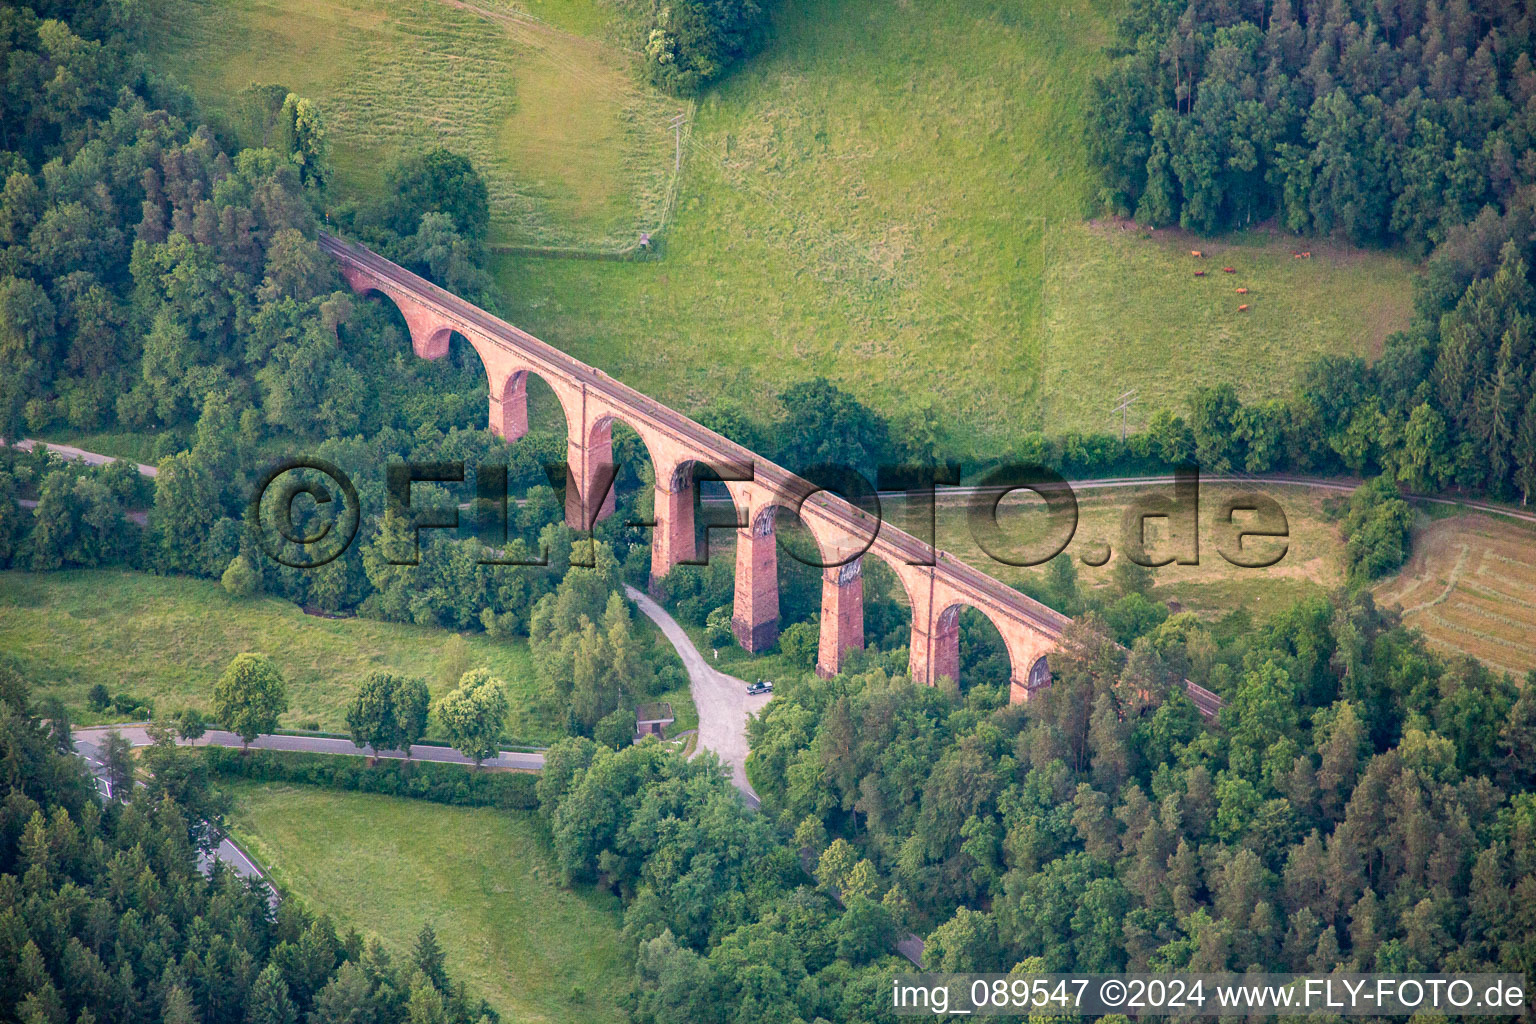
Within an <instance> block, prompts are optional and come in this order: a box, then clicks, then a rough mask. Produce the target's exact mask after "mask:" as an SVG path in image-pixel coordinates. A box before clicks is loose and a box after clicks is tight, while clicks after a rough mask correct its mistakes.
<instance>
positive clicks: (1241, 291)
mask: <svg viewBox="0 0 1536 1024" xmlns="http://www.w3.org/2000/svg"><path fill="white" fill-rule="evenodd" d="M1237 294H1239V295H1247V294H1248V289H1247V288H1239V289H1238V290H1237Z"/></svg>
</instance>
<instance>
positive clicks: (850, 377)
mask: <svg viewBox="0 0 1536 1024" xmlns="http://www.w3.org/2000/svg"><path fill="white" fill-rule="evenodd" d="M469 2H472V3H473V4H475V5H476V9H477V10H478V11H479V12H480V13H476V10H468V9H465V8H466V6H467V4H466V3H465V0H402V2H399V3H393V4H388V5H386V4H385V3H384V0H331V2H330V3H328V4H324V5H319V6H316V5H312V4H299V3H297V0H231V3H229V4H224V5H220V6H218V7H214V6H213V5H212V4H211V2H210V0H168V3H167V6H166V7H165V10H166V12H167V14H166V16H165V17H163V18H162V19H161V23H160V25H161V28H160V31H159V33H158V41H159V46H160V49H161V51H162V54H163V58H164V63H165V64H166V66H168V67H170V68H171V69H173V70H176V71H177V72H178V73H179V74H181V75H183V76H184V77H185V78H186V79H187V80H188V81H190V82H191V83H192V84H193V86H194V88H195V89H196V91H198V93H199V94H200V95H202V96H204V97H205V98H207V99H209V100H210V101H211V102H213V103H215V104H218V103H220V102H224V101H226V100H227V98H228V97H229V96H230V95H231V94H232V93H233V92H235V91H236V90H238V89H239V88H241V87H242V86H244V85H245V84H246V82H248V81H249V80H251V79H253V78H255V79H258V80H263V81H282V82H285V83H287V84H289V85H291V86H293V87H295V88H298V89H301V90H302V91H304V92H306V93H308V94H310V95H313V96H315V97H316V98H318V99H319V100H320V101H321V102H322V105H323V108H324V109H325V111H326V112H327V116H328V117H329V119H330V124H331V126H332V132H333V138H334V140H335V145H336V149H335V153H336V161H337V165H338V168H339V185H340V188H339V190H338V191H339V193H340V194H343V195H345V194H348V193H356V192H358V191H360V190H365V189H369V188H373V187H376V186H377V184H378V169H379V168H380V167H381V166H382V165H383V163H384V161H385V160H386V159H387V158H388V157H389V156H390V155H392V154H393V153H395V152H397V151H399V150H401V149H405V148H410V147H414V146H418V145H421V144H423V143H424V142H426V141H439V140H442V141H446V142H448V143H449V144H450V145H454V146H457V147H459V148H462V149H464V150H466V151H467V152H469V153H470V154H471V155H473V156H474V157H475V159H476V160H477V161H478V162H479V163H480V164H481V165H482V166H483V167H484V168H485V170H486V173H487V175H488V177H489V178H490V180H491V184H492V190H493V193H494V196H495V204H494V205H495V216H496V223H497V228H496V230H497V234H498V236H499V237H501V238H504V239H516V240H519V241H532V242H540V241H543V242H549V241H559V240H567V239H574V238H577V237H578V236H580V237H581V238H586V239H592V238H596V237H598V236H599V235H601V236H602V237H604V238H608V239H610V240H612V239H618V240H624V241H627V240H629V238H630V237H631V234H632V232H633V231H634V230H638V229H640V228H648V227H652V226H654V218H651V219H650V220H647V218H646V216H643V215H635V214H634V212H633V211H636V210H646V209H654V207H655V203H656V201H657V197H658V196H659V195H660V193H661V192H662V191H663V190H664V189H665V178H666V174H667V173H669V172H670V163H671V161H670V157H671V138H670V134H669V133H668V132H666V131H656V130H654V126H655V125H657V124H664V121H665V116H664V115H665V114H666V113H667V111H668V110H670V109H672V108H671V107H668V106H667V105H666V104H665V103H662V102H661V101H659V100H658V99H657V98H656V96H655V94H654V93H651V92H649V91H647V90H643V89H640V90H638V91H637V87H636V86H635V85H634V83H633V79H632V77H631V76H630V72H629V69H628V64H629V60H630V58H628V57H627V56H625V55H623V54H622V53H621V52H620V51H618V50H617V49H615V48H613V47H612V46H608V45H606V44H598V43H596V42H593V39H594V38H596V37H600V36H602V35H603V34H604V29H603V23H604V22H605V20H606V17H607V15H606V13H605V12H606V10H607V9H606V7H605V6H604V5H603V4H602V3H601V2H600V0H528V2H527V3H526V5H525V8H526V9H527V10H528V11H530V12H531V13H532V14H533V15H534V16H535V17H536V18H538V19H542V20H541V21H540V22H538V23H529V22H527V21H519V20H516V19H515V18H512V19H510V20H509V12H513V11H516V10H518V9H519V8H517V7H514V6H513V4H512V2H511V0H469ZM453 5H456V6H453ZM487 12H489V17H488V16H487ZM1112 12H1113V5H1112V4H1111V3H1109V2H1108V0H1067V2H1064V3H1062V4H1056V5H1023V4H1014V3H1002V2H998V0H955V2H953V3H946V4H917V3H912V2H910V0H906V2H892V0H785V2H784V3H783V4H782V6H781V7H780V9H779V12H778V14H777V15H776V21H775V33H774V38H773V40H772V42H771V43H770V45H769V47H768V49H767V51H766V52H765V53H764V54H762V55H761V56H760V57H758V58H756V59H755V60H754V61H752V62H750V63H749V64H748V65H747V66H745V67H744V68H742V69H740V70H739V71H738V72H737V73H736V74H735V75H734V76H733V77H731V78H730V79H728V80H727V81H726V82H725V83H723V84H722V85H721V86H719V87H718V88H717V89H715V90H713V91H712V92H710V93H708V94H707V95H706V96H705V97H704V98H703V100H702V101H701V103H700V106H699V109H698V111H697V116H696V118H695V121H694V124H693V130H692V135H691V137H690V142H689V147H688V152H687V155H686V156H687V159H686V163H685V166H684V177H683V182H682V187H681V191H680V195H681V200H680V204H679V208H678V210H677V212H676V215H675V218H674V221H673V223H672V225H671V226H670V227H669V229H668V231H667V233H666V238H665V259H663V260H661V261H658V262H649V263H597V262H590V261H579V260H562V259H535V258H525V257H516V256H507V257H503V258H501V259H500V261H499V262H498V265H497V270H498V275H499V278H500V280H501V282H502V284H503V286H504V288H505V290H506V292H507V296H508V300H509V301H508V305H509V307H510V308H509V317H510V319H512V320H513V321H515V322H517V323H519V324H520V325H521V326H523V327H525V328H527V329H529V330H531V331H533V332H534V333H536V334H538V335H540V336H542V337H544V338H545V339H546V340H548V341H550V342H552V343H554V344H557V345H559V346H561V347H563V348H565V349H567V350H569V351H571V352H573V353H574V354H576V355H577V356H579V357H581V358H583V359H585V360H588V361H590V362H592V363H594V364H596V365H598V366H600V367H602V368H603V369H605V370H607V371H608V372H610V373H612V374H614V375H615V376H617V377H619V378H620V379H622V380H624V381H625V382H626V383H629V384H632V385H634V386H636V387H638V388H640V389H641V390H642V391H646V392H648V393H650V394H653V395H655V396H656V397H658V398H660V399H662V400H664V401H667V402H670V403H672V404H674V405H676V406H678V407H679V408H681V409H683V410H685V411H696V410H697V409H698V408H699V407H701V406H702V405H704V404H705V403H707V402H708V401H709V400H710V399H711V398H712V397H714V396H716V395H719V394H725V395H729V396H732V397H734V398H736V399H738V400H740V401H743V402H744V403H746V404H747V405H748V407H749V408H753V409H756V410H760V411H763V410H765V409H768V408H771V404H772V396H773V395H774V394H776V393H777V391H778V390H780V389H781V388H782V387H783V385H784V384H786V383H788V382H791V381H794V380H799V379H804V378H806V377H809V376H812V375H814V374H826V375H828V376H830V377H832V378H834V379H836V380H837V381H838V382H839V383H841V384H843V385H844V386H846V387H848V388H850V389H852V390H853V391H855V392H856V393H857V394H859V395H860V396H861V397H862V398H864V399H865V400H866V401H868V402H870V403H872V404H873V405H875V406H876V407H877V408H879V409H881V410H882V411H884V412H886V413H887V414H890V415H893V416H896V417H898V418H905V419H907V420H909V421H910V424H909V425H912V426H918V427H920V428H924V429H926V428H928V427H929V425H930V424H931V427H932V429H934V430H936V431H938V432H939V433H940V434H941V435H948V440H949V442H950V444H951V445H952V446H953V450H956V451H959V452H962V453H963V452H967V451H969V452H971V453H973V454H983V455H988V456H995V455H997V454H998V453H999V450H1000V449H1005V448H1006V446H1007V445H1008V444H1009V443H1010V442H1011V441H1013V440H1014V439H1016V438H1017V437H1019V435H1020V434H1021V433H1023V432H1024V431H1026V430H1031V429H1046V430H1049V431H1061V430H1067V429H1109V428H1111V427H1112V426H1115V425H1118V424H1117V423H1116V422H1114V420H1115V418H1114V416H1113V415H1112V414H1111V413H1110V411H1109V408H1110V406H1111V405H1112V404H1113V403H1112V402H1111V401H1110V399H1111V398H1112V397H1113V395H1114V394H1118V393H1119V392H1120V391H1122V390H1125V389H1126V388H1131V387H1139V388H1140V389H1141V400H1140V402H1139V403H1138V404H1137V406H1135V407H1134V408H1133V411H1132V412H1133V420H1135V421H1139V420H1141V419H1142V418H1144V417H1146V416H1149V415H1150V414H1151V413H1152V412H1153V411H1154V410H1155V409H1156V408H1157V407H1158V406H1159V405H1164V404H1178V403H1180V402H1181V401H1182V399H1183V397H1184V395H1185V394H1186V393H1187V392H1188V391H1189V389H1190V388H1191V387H1192V386H1193V385H1194V384H1195V383H1198V382H1210V381H1221V380H1231V381H1234V382H1236V383H1237V384H1238V385H1239V389H1240V390H1241V391H1242V392H1243V393H1244V395H1245V396H1246V397H1250V398H1259V397H1267V396H1270V395H1274V394H1277V393H1280V392H1281V391H1283V390H1284V389H1285V387H1286V386H1287V384H1288V382H1289V381H1290V380H1291V379H1292V378H1293V376H1294V374H1295V372H1296V370H1297V368H1298V367H1299V366H1300V365H1301V364H1302V363H1303V362H1305V360H1306V359H1307V358H1309V357H1310V356H1311V355H1313V354H1315V353H1317V352H1320V351H1324V350H1328V351H1358V352H1363V353H1367V354H1368V353H1371V352H1373V351H1375V350H1376V349H1377V348H1378V347H1379V345H1380V342H1381V339H1382V337H1383V336H1384V334H1385V333H1387V332H1388V331H1389V330H1391V329H1393V328H1395V327H1397V326H1400V325H1402V324H1403V323H1404V322H1405V320H1406V311H1407V305H1408V292H1409V288H1408V280H1409V276H1410V274H1411V268H1410V266H1409V265H1408V264H1407V263H1406V262H1404V261H1402V260H1400V259H1397V258H1394V257H1392V256H1387V255H1382V254H1361V253H1351V252H1331V251H1324V247H1322V246H1318V245H1313V246H1312V248H1313V250H1314V251H1315V252H1317V257H1316V258H1315V259H1313V260H1311V261H1293V260H1291V258H1290V255H1289V250H1290V248H1291V246H1290V245H1289V244H1287V243H1286V242H1285V240H1283V239H1270V238H1268V237H1267V236H1263V235H1255V236H1248V237H1244V238H1242V239H1239V240H1236V241H1234V242H1232V243H1231V246H1235V247H1238V248H1239V249H1240V250H1241V251H1240V252H1238V253H1236V254H1235V255H1233V256H1231V257H1230V259H1231V260H1232V262H1233V263H1234V264H1237V265H1239V269H1240V270H1241V271H1242V273H1240V274H1239V275H1237V276H1236V277H1232V278H1229V277H1227V276H1226V275H1222V274H1220V273H1219V272H1218V273H1215V274H1214V276H1212V277H1207V278H1205V279H1202V280H1201V281H1199V282H1198V283H1197V282H1195V281H1194V279H1193V278H1192V277H1191V276H1190V270H1191V261H1190V259H1189V257H1188V255H1187V249H1188V248H1189V245H1188V244H1186V241H1185V240H1183V239H1181V238H1179V237H1178V235H1177V233H1176V232H1159V233H1157V234H1156V235H1155V236H1154V237H1151V238H1146V237H1142V236H1140V235H1139V234H1138V233H1136V232H1121V231H1118V230H1116V228H1115V227H1114V226H1110V227H1107V228H1106V227H1104V226H1102V225H1093V224H1089V223H1085V222H1084V221H1083V214H1084V212H1085V210H1087V209H1088V205H1087V203H1086V199H1087V197H1088V196H1089V194H1090V193H1091V188H1092V186H1091V181H1090V175H1089V173H1088V171H1087V168H1086V166H1085V157H1084V154H1083V148H1082V146H1081V143H1080V135H1079V131H1080V130H1079V120H1080V113H1081V111H1082V109H1083V107H1084V105H1085V103H1086V102H1087V96H1088V82H1089V80H1090V77H1091V75H1092V72H1093V71H1094V69H1095V68H1097V67H1099V66H1100V65H1101V63H1102V59H1103V58H1102V56H1101V48H1102V46H1103V44H1104V42H1105V41H1106V40H1107V38H1108V36H1109V31H1110V27H1109V26H1110V24H1111V19H1112ZM498 19H499V20H498ZM637 96H638V97H639V98H636V97H637ZM625 104H629V106H626V105H625ZM637 104H638V106H637ZM647 104H649V105H647ZM673 106H675V104H674V105H673ZM642 108H644V109H643V110H642ZM623 126H627V127H623ZM637 133H638V134H637ZM658 168H659V169H658ZM621 211H629V212H621ZM1201 245H1202V247H1204V248H1217V249H1221V250H1225V249H1227V248H1229V247H1230V246H1227V245H1222V244H1218V245H1211V244H1209V243H1201ZM1213 262H1214V261H1207V264H1206V265H1207V266H1208V267H1209V266H1211V264H1212V263H1213ZM1219 268H1220V264H1219V263H1217V264H1215V266H1214V267H1213V269H1214V270H1216V271H1219ZM1239 279H1241V280H1240V281H1239ZM1237 283H1242V284H1245V285H1247V286H1248V287H1250V289H1251V293H1250V299H1249V301H1250V303H1251V305H1252V306H1253V309H1252V310H1251V311H1250V312H1249V313H1247V314H1243V315H1238V314H1237V313H1236V312H1235V307H1236V305H1237V299H1236V296H1235V295H1233V294H1232V292H1231V287H1232V286H1234V285H1235V284H1237ZM541 404H542V403H541ZM536 415H537V413H536Z"/></svg>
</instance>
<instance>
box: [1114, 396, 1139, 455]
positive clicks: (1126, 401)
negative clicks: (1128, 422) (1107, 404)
mask: <svg viewBox="0 0 1536 1024" xmlns="http://www.w3.org/2000/svg"><path fill="white" fill-rule="evenodd" d="M1136 390H1137V389H1136V388H1131V390H1129V391H1127V392H1126V393H1125V394H1123V395H1121V396H1120V397H1119V398H1117V399H1115V401H1117V402H1119V403H1120V404H1119V405H1117V406H1115V408H1114V411H1115V412H1118V413H1119V414H1120V441H1121V443H1122V444H1123V443H1124V442H1125V411H1126V410H1127V409H1129V408H1130V406H1131V403H1132V402H1134V401H1136Z"/></svg>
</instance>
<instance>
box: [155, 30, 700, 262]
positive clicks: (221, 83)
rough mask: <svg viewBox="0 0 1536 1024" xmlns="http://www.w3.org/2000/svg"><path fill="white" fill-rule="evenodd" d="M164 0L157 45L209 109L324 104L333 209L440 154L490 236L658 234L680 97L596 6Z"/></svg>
mask: <svg viewBox="0 0 1536 1024" xmlns="http://www.w3.org/2000/svg"><path fill="white" fill-rule="evenodd" d="M533 6H534V8H535V14H536V15H537V17H529V16H528V15H527V14H526V13H524V10H523V8H517V7H513V6H511V5H510V4H507V3H505V2H504V0H321V2H318V3H315V2H307V0H306V2H300V0H164V2H162V3H158V4H155V5H152V17H151V24H152V43H153V46H152V52H153V53H154V55H155V57H156V59H157V61H158V62H159V63H160V64H161V66H162V67H164V68H165V69H166V70H169V71H171V72H172V73H174V74H175V75H176V76H177V77H178V78H180V79H181V80H183V81H185V82H186V83H188V85H190V86H191V88H192V89H193V91H194V93H195V94H196V95H197V96H198V97H199V98H200V99H201V100H202V101H203V102H204V103H206V104H208V105H209V106H210V107H211V108H212V109H214V110H216V111H218V110H222V111H225V112H228V111H229V110H230V109H231V107H232V104H233V102H234V100H235V97H236V96H237V95H238V93H239V92H240V91H241V90H242V89H244V88H245V87H246V86H248V85H250V84H251V83H253V82H255V83H261V84H280V85H284V86H287V87H288V88H289V89H292V90H294V91H296V92H298V93H299V94H300V95H305V96H309V97H312V98H314V99H317V100H319V101H320V102H321V105H322V113H323V115H324V117H325V120H326V125H327V127H328V129H329V134H330V139H331V143H332V159H333V162H334V164H335V167H336V172H337V177H336V181H335V184H334V190H333V191H334V195H333V197H332V198H333V200H334V199H345V198H356V197H359V196H362V195H364V194H368V193H373V192H376V191H377V190H378V189H379V188H381V187H382V185H383V174H384V170H385V168H387V167H388V166H389V164H390V162H391V161H392V160H394V159H395V158H396V157H398V156H400V155H401V154H404V153H409V152H415V151H419V150H423V149H426V148H429V147H431V146H436V145H446V146H449V147H450V148H452V149H455V150H457V151H459V152H462V153H464V154H466V155H468V156H470V157H471V158H472V159H473V160H474V161H475V163H476V165H477V166H478V167H479V168H480V171H481V173H482V174H483V175H484V176H485V179H486V184H487V186H488V187H489V189H490V194H491V200H492V207H491V209H492V241H497V242H509V243H516V244H522V245H539V246H577V247H585V248H599V247H614V246H619V245H630V244H633V242H634V241H635V239H636V238H637V237H638V235H639V232H641V231H647V230H655V229H656V228H657V227H658V226H659V224H660V222H661V218H662V209H663V204H664V200H665V195H666V192H667V189H668V186H669V185H670V182H671V178H672V175H673V170H674V155H673V149H674V144H673V135H672V132H671V131H670V130H668V129H667V127H666V125H667V121H668V119H669V118H670V117H672V116H673V115H675V114H678V113H681V112H683V111H684V109H685V106H684V104H683V103H681V102H680V101H678V100H675V99H671V98H668V97H665V96H663V95H661V94H660V93H658V92H656V91H655V90H654V89H650V88H648V87H645V86H642V85H640V84H639V83H638V81H637V79H636V77H635V75H634V74H633V71H632V67H631V65H632V62H633V58H632V57H631V56H630V55H629V54H627V53H626V52H625V51H623V50H620V49H618V48H616V47H614V46H613V45H611V44H609V43H606V42H604V41H603V40H602V39H601V38H599V36H600V34H601V25H602V20H603V15H602V13H601V12H602V11H603V8H602V7H600V6H599V5H598V4H596V3H571V2H561V0H547V2H543V3H537V4H534V5H533Z"/></svg>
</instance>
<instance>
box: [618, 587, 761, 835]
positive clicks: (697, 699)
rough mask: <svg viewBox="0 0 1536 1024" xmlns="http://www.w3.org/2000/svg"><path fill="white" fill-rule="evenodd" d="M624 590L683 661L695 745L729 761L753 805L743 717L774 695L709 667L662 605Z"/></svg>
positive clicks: (626, 588) (634, 590)
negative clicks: (750, 691)
mask: <svg viewBox="0 0 1536 1024" xmlns="http://www.w3.org/2000/svg"><path fill="white" fill-rule="evenodd" d="M624 592H625V593H626V594H627V595H629V599H630V600H631V601H633V602H635V604H637V605H639V606H640V610H641V611H642V612H644V613H645V615H646V618H648V619H650V620H651V621H652V622H654V623H656V625H657V626H660V627H661V632H662V634H663V635H664V636H666V638H667V639H668V640H669V641H671V643H672V646H673V647H674V648H676V649H677V654H678V657H680V658H682V659H683V667H684V668H685V669H687V670H688V685H689V689H690V690H691V691H692V692H693V703H694V706H695V707H697V708H698V709H699V744H698V748H697V749H698V750H710V751H713V752H714V753H715V754H716V755H717V756H718V757H719V758H720V760H721V761H722V762H724V763H725V764H726V765H729V766H730V769H731V778H732V781H734V782H735V784H736V788H737V789H739V790H741V792H742V795H743V796H745V797H746V798H747V803H749V804H751V805H752V806H753V807H756V806H757V794H756V793H754V792H753V791H752V784H751V783H749V782H748V781H747V719H748V718H749V717H750V716H752V715H754V714H756V713H757V712H758V711H760V710H762V707H763V705H764V704H767V703H768V701H769V700H770V699H772V696H773V695H772V694H767V693H763V694H758V695H757V696H748V695H747V684H746V681H745V680H741V679H737V678H736V677H735V676H728V675H726V674H725V673H724V672H720V671H718V670H716V669H715V668H714V667H713V666H712V665H710V664H709V662H708V661H706V660H705V658H704V655H703V654H702V653H700V651H699V649H698V648H697V647H695V646H693V641H692V640H690V639H689V638H688V634H687V633H686V632H684V631H683V627H682V626H680V625H678V624H677V620H676V619H674V618H672V616H670V615H668V614H667V611H666V609H665V608H663V607H662V606H661V605H659V604H657V603H656V602H655V601H653V600H651V599H650V598H649V597H647V596H646V595H645V594H643V593H641V592H640V591H638V590H636V589H635V588H634V587H631V586H628V585H626V586H625V587H624Z"/></svg>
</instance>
